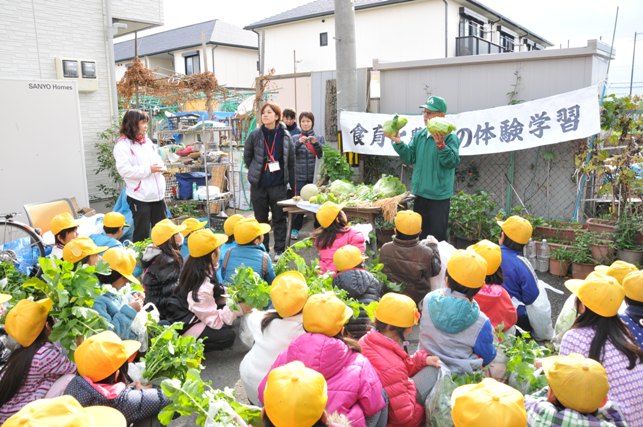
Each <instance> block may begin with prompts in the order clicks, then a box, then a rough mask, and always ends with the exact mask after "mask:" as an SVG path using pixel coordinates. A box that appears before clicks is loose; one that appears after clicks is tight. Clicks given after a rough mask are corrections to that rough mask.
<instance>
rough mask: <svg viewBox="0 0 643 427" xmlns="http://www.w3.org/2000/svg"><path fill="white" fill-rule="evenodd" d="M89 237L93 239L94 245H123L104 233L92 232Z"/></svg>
mask: <svg viewBox="0 0 643 427" xmlns="http://www.w3.org/2000/svg"><path fill="white" fill-rule="evenodd" d="M89 238H90V239H92V240H93V241H94V243H95V244H96V246H107V247H108V248H122V247H123V244H122V243H121V242H120V241H118V240H116V239H114V238H113V237H110V236H108V235H106V234H105V233H98V234H92V235H90V236H89Z"/></svg>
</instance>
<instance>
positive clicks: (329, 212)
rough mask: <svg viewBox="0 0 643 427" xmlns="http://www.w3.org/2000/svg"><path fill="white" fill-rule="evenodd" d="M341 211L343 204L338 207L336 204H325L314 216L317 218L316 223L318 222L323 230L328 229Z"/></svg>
mask: <svg viewBox="0 0 643 427" xmlns="http://www.w3.org/2000/svg"><path fill="white" fill-rule="evenodd" d="M342 209H344V205H343V204H342V205H338V204H337V203H333V202H325V203H324V204H323V205H321V206H320V207H319V210H318V211H317V214H315V216H316V217H317V222H319V225H321V226H322V227H324V228H328V227H330V226H331V224H332V223H333V222H335V219H336V218H337V215H339V213H340V212H341V210H342Z"/></svg>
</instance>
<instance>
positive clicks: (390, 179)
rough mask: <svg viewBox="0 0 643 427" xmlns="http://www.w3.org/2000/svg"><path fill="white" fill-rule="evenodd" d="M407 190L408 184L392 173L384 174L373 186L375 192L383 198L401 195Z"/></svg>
mask: <svg viewBox="0 0 643 427" xmlns="http://www.w3.org/2000/svg"><path fill="white" fill-rule="evenodd" d="M405 191H406V186H405V185H404V183H403V182H402V181H401V180H400V178H398V177H396V176H391V175H382V177H381V178H380V179H379V180H378V181H377V182H376V183H375V185H374V186H373V194H374V195H376V196H379V197H381V198H383V199H386V198H387V197H394V196H397V195H400V194H402V193H404V192H405Z"/></svg>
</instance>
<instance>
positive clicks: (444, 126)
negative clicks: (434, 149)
mask: <svg viewBox="0 0 643 427" xmlns="http://www.w3.org/2000/svg"><path fill="white" fill-rule="evenodd" d="M426 129H427V130H428V131H429V133H430V134H435V133H442V134H444V135H448V134H450V133H451V132H453V131H454V130H456V129H457V128H456V127H455V125H454V124H453V123H451V122H450V121H448V120H447V119H445V118H444V117H434V118H432V119H431V120H429V121H428V122H427V123H426Z"/></svg>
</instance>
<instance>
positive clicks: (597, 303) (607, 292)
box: [565, 272, 625, 317]
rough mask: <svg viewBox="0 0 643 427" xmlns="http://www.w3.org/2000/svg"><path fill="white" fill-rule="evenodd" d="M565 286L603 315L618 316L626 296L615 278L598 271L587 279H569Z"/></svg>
mask: <svg viewBox="0 0 643 427" xmlns="http://www.w3.org/2000/svg"><path fill="white" fill-rule="evenodd" d="M599 275H600V276H603V277H600V276H599ZM597 276H599V277H597ZM565 287H566V288H567V289H569V291H570V292H571V293H573V294H574V295H576V296H577V297H578V299H579V300H580V301H581V302H582V303H583V304H584V305H585V306H586V307H587V308H589V309H590V310H592V311H593V312H594V313H596V314H598V315H599V316H602V317H614V316H616V315H617V314H618V309H619V308H620V307H621V304H622V303H623V299H624V298H625V290H624V289H623V286H621V284H620V283H618V281H617V280H616V279H615V278H613V277H611V276H606V275H603V274H601V273H596V272H595V273H593V275H591V276H588V277H587V278H586V279H585V280H580V279H570V280H567V281H565Z"/></svg>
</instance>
